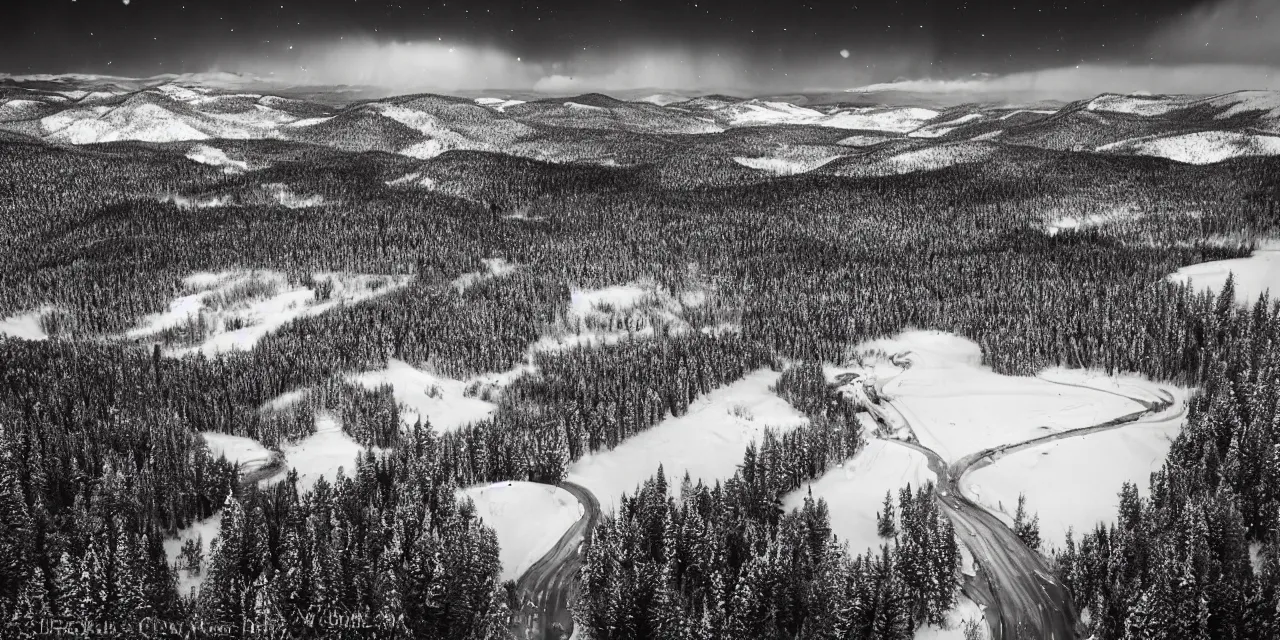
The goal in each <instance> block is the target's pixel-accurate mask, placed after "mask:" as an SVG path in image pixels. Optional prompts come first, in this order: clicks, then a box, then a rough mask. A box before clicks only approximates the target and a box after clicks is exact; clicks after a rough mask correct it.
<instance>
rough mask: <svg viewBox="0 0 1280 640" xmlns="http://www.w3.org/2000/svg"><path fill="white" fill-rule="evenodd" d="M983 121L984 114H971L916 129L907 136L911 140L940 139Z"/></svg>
mask: <svg viewBox="0 0 1280 640" xmlns="http://www.w3.org/2000/svg"><path fill="white" fill-rule="evenodd" d="M981 119H982V114H980V113H970V114H966V115H963V116H960V117H959V118H956V119H954V120H948V121H946V122H938V123H935V124H929V125H925V126H923V127H920V128H919V129H916V130H915V131H912V132H911V133H908V134H907V136H908V137H911V138H940V137H942V136H945V135H947V134H948V133H951V132H952V131H955V130H956V129H959V128H960V127H961V126H963V125H965V124H967V123H970V122H973V121H975V120H981Z"/></svg>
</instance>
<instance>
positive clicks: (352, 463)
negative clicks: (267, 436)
mask: <svg viewBox="0 0 1280 640" xmlns="http://www.w3.org/2000/svg"><path fill="white" fill-rule="evenodd" d="M280 450H281V451H282V452H283V453H284V466H285V469H286V470H288V469H295V470H297V472H298V491H300V492H305V491H310V490H311V487H313V486H315V484H316V481H317V480H319V479H320V478H321V477H323V478H325V479H327V480H329V481H330V482H332V481H333V479H334V478H336V477H337V475H338V469H339V468H341V469H343V471H344V473H346V474H347V475H348V476H350V475H352V474H353V473H355V470H356V458H357V457H358V456H359V455H361V454H362V453H363V452H364V447H361V446H360V443H358V442H356V441H355V440H352V439H351V436H348V435H347V434H346V433H343V431H342V425H341V424H340V423H339V422H338V420H337V419H335V418H334V417H333V416H331V415H328V414H320V415H318V416H316V431H315V433H313V434H311V435H309V436H307V437H305V438H303V439H301V440H299V441H297V442H293V443H289V444H286V445H284V446H282V447H281V448H280ZM374 451H375V452H377V453H380V450H378V449H376V448H375V449H374ZM282 479H284V474H283V473H281V474H277V475H275V476H272V477H270V478H267V479H265V480H263V481H262V484H263V485H264V486H269V485H272V484H275V483H276V482H279V481H280V480H282Z"/></svg>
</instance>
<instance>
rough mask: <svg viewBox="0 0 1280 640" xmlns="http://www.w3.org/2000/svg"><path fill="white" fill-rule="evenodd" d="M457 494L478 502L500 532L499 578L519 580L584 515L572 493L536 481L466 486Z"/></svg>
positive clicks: (480, 513)
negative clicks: (500, 567) (500, 572)
mask: <svg viewBox="0 0 1280 640" xmlns="http://www.w3.org/2000/svg"><path fill="white" fill-rule="evenodd" d="M458 497H459V498H463V497H468V498H471V500H472V501H473V502H474V503H475V505H476V515H478V516H480V518H481V520H483V521H484V524H486V525H488V526H490V527H492V528H493V531H494V533H496V534H497V535H498V560H499V561H500V562H501V563H502V574H501V575H500V576H499V577H498V579H499V580H504V581H505V580H516V579H518V578H519V577H520V575H521V574H523V573H524V572H525V570H527V569H528V568H529V567H531V566H533V563H535V562H537V561H538V559H539V558H541V557H542V556H543V555H545V554H546V553H547V552H548V551H550V550H551V549H553V548H554V547H555V545H556V542H558V541H559V540H560V537H561V536H563V535H564V533H565V532H566V531H568V530H569V527H571V526H573V523H575V522H577V521H578V519H579V518H581V517H582V515H583V506H582V504H581V503H579V502H578V499H577V498H575V497H573V494H571V493H569V492H568V491H565V490H564V489H561V488H560V487H553V486H549V485H545V484H538V483H534V482H499V483H496V484H491V485H484V486H475V487H467V488H465V489H461V490H459V491H458Z"/></svg>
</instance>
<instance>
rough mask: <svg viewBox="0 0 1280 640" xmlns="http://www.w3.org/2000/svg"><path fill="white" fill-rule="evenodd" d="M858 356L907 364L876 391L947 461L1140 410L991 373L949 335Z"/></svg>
mask: <svg viewBox="0 0 1280 640" xmlns="http://www.w3.org/2000/svg"><path fill="white" fill-rule="evenodd" d="M857 350H858V352H860V353H866V354H876V353H880V354H887V355H890V356H892V355H894V354H900V356H899V358H898V359H899V360H904V359H905V360H908V361H910V363H911V364H910V366H909V367H907V368H905V369H902V370H901V373H899V374H897V375H896V376H894V377H892V379H890V380H888V381H887V382H885V383H884V384H883V387H882V389H881V392H882V394H883V395H884V396H886V397H887V398H889V399H890V404H891V406H892V407H893V409H895V410H896V411H897V412H899V413H900V414H901V415H902V417H903V418H904V419H905V420H906V421H907V422H908V423H909V424H910V425H911V427H912V430H913V431H914V433H915V436H916V437H917V438H918V439H919V441H920V444H922V445H923V446H925V447H926V448H928V449H931V450H933V451H935V452H937V453H938V455H940V456H942V458H943V459H944V460H946V461H948V462H955V461H957V460H959V459H960V458H963V457H964V456H966V455H968V454H971V453H976V452H979V451H982V450H985V449H988V448H992V447H998V446H1001V445H1005V444H1011V443H1018V442H1024V441H1027V440H1031V439H1034V438H1038V437H1042V436H1046V435H1049V434H1052V433H1058V432H1063V431H1070V430H1072V429H1079V428H1082V427H1088V426H1092V425H1095V424H1098V423H1101V422H1105V421H1107V420H1111V419H1113V418H1117V417H1120V416H1124V415H1127V414H1131V413H1134V412H1137V411H1141V409H1142V407H1141V406H1139V405H1138V404H1137V403H1135V402H1134V401H1132V400H1129V399H1127V398H1124V397H1121V396H1118V395H1114V394H1110V393H1103V392H1100V391H1096V390H1093V389H1083V388H1079V387H1072V386H1066V385H1062V384H1055V383H1053V382H1049V381H1047V380H1044V379H1039V378H1031V377H1017V376H1004V375H1000V374H997V373H995V372H993V371H992V370H991V369H990V368H988V367H986V366H983V364H982V348H981V347H979V346H978V345H977V343H975V342H973V341H972V340H969V339H967V338H963V337H960V336H956V335H953V334H949V333H943V332H938V331H907V332H904V333H902V334H899V335H897V336H894V337H892V338H886V339H881V340H874V341H870V342H867V343H864V344H862V345H860V346H859V347H858V349H857ZM873 359H876V357H873Z"/></svg>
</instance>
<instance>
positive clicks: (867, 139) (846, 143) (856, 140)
mask: <svg viewBox="0 0 1280 640" xmlns="http://www.w3.org/2000/svg"><path fill="white" fill-rule="evenodd" d="M886 140H893V138H890V137H887V136H849V137H848V138H843V139H841V140H839V141H838V142H836V144H838V145H840V146H842V147H873V146H875V145H878V144H880V143H881V142H884V141H886Z"/></svg>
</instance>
